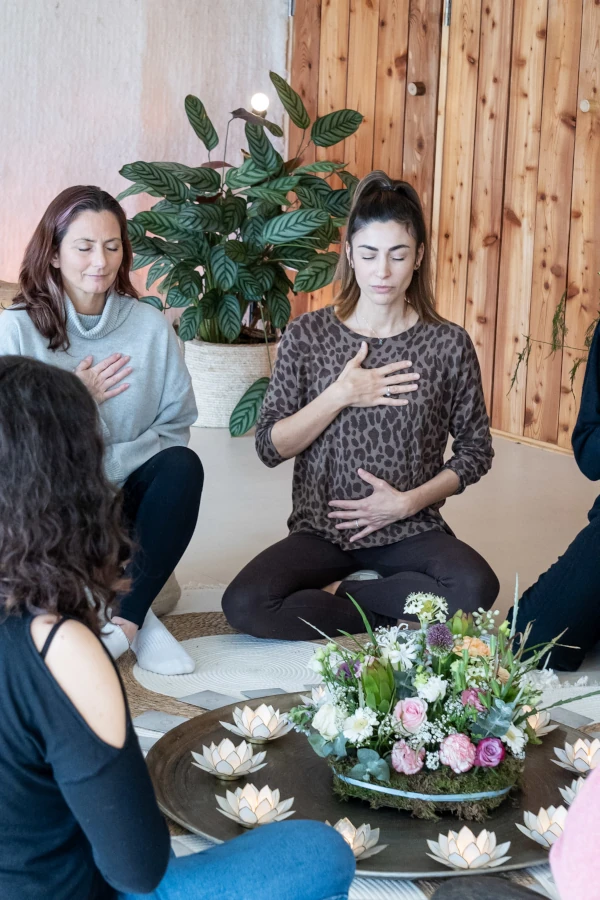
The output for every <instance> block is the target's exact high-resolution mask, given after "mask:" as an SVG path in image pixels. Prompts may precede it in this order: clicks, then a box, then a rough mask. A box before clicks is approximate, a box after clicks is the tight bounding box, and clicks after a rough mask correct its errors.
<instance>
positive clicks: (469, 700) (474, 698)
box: [460, 688, 485, 712]
mask: <svg viewBox="0 0 600 900" xmlns="http://www.w3.org/2000/svg"><path fill="white" fill-rule="evenodd" d="M460 702H461V703H462V705H463V706H474V707H475V709H476V710H477V712H483V711H484V710H485V706H484V705H483V703H482V702H481V700H480V699H479V692H478V691H476V690H475V688H469V690H468V691H463V692H462V694H461V695H460Z"/></svg>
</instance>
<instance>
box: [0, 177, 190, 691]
mask: <svg viewBox="0 0 600 900" xmlns="http://www.w3.org/2000/svg"><path fill="white" fill-rule="evenodd" d="M131 260H132V252H131V245H130V243H129V239H128V237H127V220H126V218H125V213H124V212H123V210H122V209H121V207H120V206H119V204H118V203H117V201H116V200H114V199H113V198H112V197H111V196H110V195H109V194H107V193H106V192H105V191H102V190H100V189H99V188H97V187H89V186H77V187H72V188H67V189H66V190H65V191H62V193H61V194H59V195H58V197H56V198H55V199H54V200H53V201H52V203H51V204H50V206H49V207H48V209H47V210H46V212H45V213H44V215H43V216H42V219H41V221H40V223H39V225H38V226H37V228H36V230H35V232H34V235H33V237H32V238H31V241H30V243H29V245H28V247H27V250H26V252H25V257H24V260H23V264H22V267H21V272H20V277H19V281H20V290H19V293H18V294H17V296H16V297H15V299H14V301H13V305H12V307H10V308H9V309H8V310H7V311H6V312H5V313H3V315H2V316H0V354H2V355H5V354H15V355H22V356H30V357H33V358H34V359H38V360H41V361H42V362H46V363H50V364H52V365H55V366H58V367H59V368H61V369H66V370H68V371H70V372H74V373H75V375H77V376H78V378H80V379H81V381H82V382H83V383H84V384H85V386H86V387H87V388H88V390H89V392H90V393H91V395H92V397H93V398H94V400H95V401H96V404H97V405H98V411H99V414H100V421H101V425H102V432H103V439H104V444H105V447H106V452H105V470H106V475H107V477H108V478H109V480H110V481H111V482H112V483H113V484H114V485H115V487H117V488H120V489H122V491H123V495H124V496H123V510H124V516H125V520H126V524H127V526H128V529H129V531H130V533H131V535H132V538H133V540H134V548H135V549H134V553H133V556H132V559H131V560H130V561H129V562H128V563H127V567H126V571H125V575H126V577H128V578H130V579H131V588H130V590H129V591H128V592H127V594H126V595H124V596H123V597H122V598H121V601H120V605H119V609H118V610H116V609H115V610H114V611H113V612H114V614H113V616H112V619H111V620H110V621H108V622H107V623H106V625H105V627H104V630H103V634H102V637H103V640H104V642H105V644H106V645H107V647H108V649H109V650H110V652H111V654H112V656H113V657H114V658H115V659H116V658H117V657H118V656H120V655H121V654H122V653H124V652H125V651H126V650H127V649H128V648H129V647H130V646H131V649H132V650H133V651H134V652H135V653H136V655H137V660H138V664H139V665H140V666H141V667H142V668H145V669H149V670H151V671H153V672H158V673H161V674H165V675H177V674H183V673H186V672H191V671H193V669H194V662H193V660H192V659H191V657H190V656H189V655H188V654H187V653H186V652H185V650H184V649H183V647H181V646H180V645H179V644H178V643H177V641H176V640H175V639H174V638H173V637H172V636H171V635H170V634H169V632H168V631H167V629H166V628H165V627H164V625H162V623H161V622H159V621H158V619H157V618H156V616H155V615H154V613H153V612H152V610H151V609H150V605H151V603H152V601H153V600H154V599H155V597H156V596H157V595H158V593H159V592H160V590H161V588H162V587H163V586H164V584H165V583H166V581H167V579H168V577H169V575H170V574H171V573H172V571H173V569H174V568H175V566H176V565H177V563H178V562H179V560H180V558H181V556H182V555H183V553H184V551H185V549H186V547H187V545H188V544H189V541H190V539H191V537H192V534H193V532H194V528H195V526H196V521H197V517H198V509H199V505H200V495H201V493H202V484H203V471H202V465H201V463H200V460H199V459H198V457H197V456H196V454H195V453H193V452H192V451H191V450H190V449H189V448H188V447H187V444H188V441H189V436H190V425H191V424H192V422H194V420H195V418H196V415H197V410H196V404H195V401H194V394H193V391H192V385H191V380H190V377H189V374H188V371H187V369H186V366H185V363H184V360H183V357H182V354H181V351H180V349H179V346H178V342H177V337H176V335H175V333H174V331H173V329H172V327H171V325H170V324H169V323H168V322H167V321H166V319H165V318H164V316H162V315H161V313H160V312H158V311H157V310H156V309H153V308H152V307H151V306H149V305H148V304H145V303H140V302H139V301H138V295H137V292H136V291H135V290H134V288H133V286H132V285H131V282H130V280H129V270H130V268H131ZM23 453H24V454H25V453H27V447H26V446H23ZM56 540H60V535H56ZM117 612H118V615H117Z"/></svg>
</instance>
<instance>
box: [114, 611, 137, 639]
mask: <svg viewBox="0 0 600 900" xmlns="http://www.w3.org/2000/svg"><path fill="white" fill-rule="evenodd" d="M111 622H114V624H115V625H120V626H121V628H122V630H123V632H124V633H125V637H126V638H127V640H128V641H129V643H131V642H132V640H133V639H134V637H135V636H136V634H137V633H138V626H137V625H136V624H135V623H134V622H130V621H129V619H122V618H121V616H113V617H112V619H111Z"/></svg>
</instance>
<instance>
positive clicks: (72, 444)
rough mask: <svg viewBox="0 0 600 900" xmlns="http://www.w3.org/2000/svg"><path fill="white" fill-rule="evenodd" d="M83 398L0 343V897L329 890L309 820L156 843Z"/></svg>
mask: <svg viewBox="0 0 600 900" xmlns="http://www.w3.org/2000/svg"><path fill="white" fill-rule="evenodd" d="M103 453H104V448H103V443H102V437H101V427H100V420H99V417H98V413H97V408H96V405H95V404H94V401H93V400H92V398H91V396H90V394H89V393H88V391H87V390H86V389H85V387H84V385H83V384H82V383H81V381H80V380H79V379H78V378H76V377H75V376H74V375H72V374H70V373H68V372H64V371H61V369H60V368H58V367H55V366H48V365H45V364H44V363H40V362H37V361H36V360H33V359H27V358H24V357H18V356H4V357H2V358H0V696H2V714H1V715H0V809H1V810H2V815H1V816H0V897H2V898H6V900H17V898H18V900H42V898H44V900H46V898H51V900H107V898H116V897H119V898H122V900H126V898H130V900H131V898H133V897H138V896H139V895H142V894H143V895H145V896H148V894H150V896H151V897H153V898H155V900H176V898H181V897H186V898H188V900H279V898H281V897H283V896H293V897H294V898H297V900H342V898H344V897H346V896H347V891H348V886H349V884H350V881H351V879H352V875H353V872H354V861H353V857H352V853H351V852H350V850H349V848H348V847H347V845H346V843H345V842H344V841H343V839H342V838H341V837H340V836H339V835H338V834H337V833H336V832H335V831H334V830H333V829H332V828H330V827H328V826H326V825H323V824H321V823H318V822H306V821H303V822H289V823H288V822H284V823H281V824H277V825H268V826H266V827H265V828H261V829H259V830H258V831H257V832H253V833H252V834H250V835H247V836H245V837H242V838H240V839H238V840H234V841H230V842H229V843H226V844H221V845H219V846H217V847H214V848H212V849H210V850H207V851H205V852H203V853H199V854H196V855H193V856H187V857H184V858H182V859H178V860H176V859H174V858H171V859H169V834H168V831H167V828H166V825H165V822H164V821H163V819H162V816H161V814H160V812H159V809H158V806H157V804H156V800H155V797H154V792H153V789H152V784H151V782H150V778H149V775H148V771H147V769H146V764H145V762H144V759H143V757H142V753H141V750H140V748H139V744H138V742H137V739H136V735H135V731H134V729H133V726H132V723H131V718H130V715H129V710H128V707H127V701H126V699H125V695H124V691H123V686H122V684H121V681H120V679H119V675H118V672H117V669H116V667H115V665H114V662H113V661H112V659H111V657H110V655H109V654H108V652H107V650H106V648H105V647H104V646H103V645H102V643H101V642H100V641H99V639H98V635H99V633H100V627H101V622H102V621H103V613H104V610H105V607H106V605H107V604H109V605H110V604H113V603H114V602H115V594H116V592H117V591H118V590H120V589H122V587H123V585H122V584H121V572H122V563H123V561H124V559H126V557H127V554H128V553H129V551H130V545H129V539H128V536H127V534H126V533H125V531H124V530H123V527H122V524H121V497H120V495H119V494H118V492H117V491H116V490H115V489H114V487H113V486H112V485H111V484H110V483H109V482H108V480H107V478H106V475H105V472H104V470H103Z"/></svg>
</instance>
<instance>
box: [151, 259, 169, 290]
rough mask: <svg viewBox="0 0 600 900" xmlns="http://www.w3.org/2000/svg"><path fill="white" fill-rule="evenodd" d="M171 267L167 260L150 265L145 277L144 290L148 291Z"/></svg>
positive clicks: (160, 260)
mask: <svg viewBox="0 0 600 900" xmlns="http://www.w3.org/2000/svg"><path fill="white" fill-rule="evenodd" d="M172 265H173V264H172V263H171V260H169V259H157V260H156V262H154V263H152V265H151V266H150V268H149V269H148V274H147V275H146V290H147V291H149V290H150V288H151V287H152V285H153V284H154V282H155V281H158V279H159V278H162V276H163V275H166V273H167V272H168V271H169V270H170V269H171V267H172Z"/></svg>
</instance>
